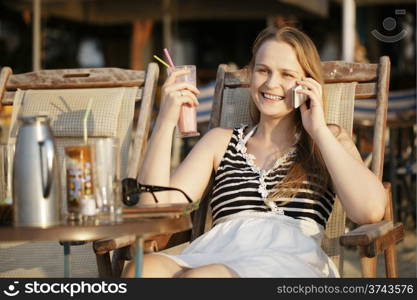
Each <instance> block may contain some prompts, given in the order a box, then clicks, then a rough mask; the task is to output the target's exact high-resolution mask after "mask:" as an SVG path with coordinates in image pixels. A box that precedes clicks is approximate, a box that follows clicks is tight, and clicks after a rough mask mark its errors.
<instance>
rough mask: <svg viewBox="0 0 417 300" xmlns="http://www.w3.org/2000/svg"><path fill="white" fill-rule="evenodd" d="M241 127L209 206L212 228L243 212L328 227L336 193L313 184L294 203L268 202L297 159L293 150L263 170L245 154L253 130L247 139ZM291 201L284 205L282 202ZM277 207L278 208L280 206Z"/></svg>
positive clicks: (222, 164)
mask: <svg viewBox="0 0 417 300" xmlns="http://www.w3.org/2000/svg"><path fill="white" fill-rule="evenodd" d="M246 127H247V126H246V125H242V126H241V127H237V128H235V129H233V134H232V137H231V139H230V142H229V145H228V147H227V150H226V152H225V154H224V156H223V158H222V160H221V162H220V165H219V168H218V169H217V172H216V175H215V178H214V186H213V192H212V199H211V202H210V205H211V208H212V214H213V224H214V225H216V224H217V223H218V222H219V221H220V220H222V218H225V217H227V216H230V215H232V214H235V213H238V212H241V211H248V210H249V211H260V212H271V211H272V212H276V213H277V214H284V215H287V216H290V217H293V218H296V219H305V220H308V221H313V222H317V223H318V224H320V225H322V226H323V227H325V226H326V223H327V220H328V218H329V216H330V213H331V210H332V206H333V203H334V198H335V193H334V192H333V191H332V189H331V188H330V187H327V188H324V187H323V186H320V185H318V184H316V183H314V182H312V181H306V182H304V184H303V186H302V189H300V191H299V192H298V193H297V194H296V195H295V197H294V198H293V199H277V200H276V201H270V200H268V199H267V197H268V193H269V192H271V191H273V188H274V186H275V185H276V184H277V183H278V182H279V181H281V180H282V178H284V177H285V175H286V174H287V172H288V170H289V168H290V166H291V165H292V163H293V160H294V158H295V155H296V148H295V147H293V148H291V149H290V150H289V151H288V152H287V153H285V154H284V155H283V156H282V157H280V158H279V159H278V160H277V161H276V162H275V165H274V166H273V167H272V168H271V169H269V170H260V169H259V168H258V167H257V166H256V165H255V163H254V162H253V159H254V156H253V155H251V154H248V153H246V142H247V140H248V139H249V138H250V137H251V136H252V134H253V132H254V131H255V128H253V129H252V130H251V131H250V132H249V133H248V134H247V135H246V136H245V137H244V130H245V128H246ZM288 200H290V201H289V202H288V203H287V204H285V205H280V203H281V204H282V203H283V202H286V201H288ZM277 204H278V205H277Z"/></svg>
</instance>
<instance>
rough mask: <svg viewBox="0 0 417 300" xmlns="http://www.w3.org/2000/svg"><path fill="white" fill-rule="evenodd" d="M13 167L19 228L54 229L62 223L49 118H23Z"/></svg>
mask: <svg viewBox="0 0 417 300" xmlns="http://www.w3.org/2000/svg"><path fill="white" fill-rule="evenodd" d="M19 121H20V127H19V131H18V135H17V139H16V148H15V149H16V150H15V158H14V164H13V205H14V224H15V225H16V226H40V227H46V226H52V225H57V224H59V223H60V221H61V193H60V188H61V185H60V181H59V178H60V177H59V168H58V159H57V154H56V150H55V145H54V139H53V136H52V132H51V129H50V126H49V119H48V117H46V116H34V117H22V118H20V119H19Z"/></svg>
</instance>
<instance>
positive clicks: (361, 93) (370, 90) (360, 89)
mask: <svg viewBox="0 0 417 300" xmlns="http://www.w3.org/2000/svg"><path fill="white" fill-rule="evenodd" d="M376 93H377V84H376V83H375V82H371V83H358V85H356V90H355V99H356V100H360V99H375V98H376Z"/></svg>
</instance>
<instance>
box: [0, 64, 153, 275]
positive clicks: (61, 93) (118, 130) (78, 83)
mask: <svg viewBox="0 0 417 300" xmlns="http://www.w3.org/2000/svg"><path fill="white" fill-rule="evenodd" d="M158 76H159V67H158V65H157V64H156V63H150V64H149V65H148V67H147V70H146V71H145V70H125V69H119V68H98V69H61V70H41V71H38V72H30V73H24V74H16V75H12V72H11V69H10V68H7V67H6V68H3V70H2V76H1V78H2V79H1V80H0V81H1V82H3V83H5V84H3V90H0V96H1V95H3V96H2V98H1V100H2V101H1V103H2V104H3V105H13V115H12V125H11V130H10V136H9V143H14V140H15V138H16V134H17V122H16V121H17V118H18V115H19V116H20V115H22V116H25V115H36V114H45V113H46V114H48V115H49V117H50V118H51V120H52V121H51V128H52V132H53V134H54V137H55V141H56V145H57V151H58V158H59V161H60V165H61V166H62V165H63V158H64V151H63V148H64V146H66V145H69V144H77V143H82V142H83V134H82V131H83V122H82V120H83V112H85V110H86V108H87V104H88V102H89V100H90V99H92V100H93V105H92V110H91V117H90V119H89V120H90V121H89V122H88V139H89V140H91V141H92V142H94V140H95V139H97V138H100V137H116V138H118V139H119V143H120V144H119V146H120V147H119V149H120V153H119V154H120V176H121V178H125V177H133V178H136V176H137V174H138V172H139V168H140V164H141V159H142V155H143V153H144V149H145V147H146V142H147V138H148V133H149V128H150V123H151V115H152V109H153V103H154V98H155V90H156V85H157V80H158ZM0 87H1V86H0ZM135 111H139V116H138V118H137V120H134V115H135ZM64 121H65V122H64ZM60 181H61V188H62V199H63V204H64V205H63V206H64V212H63V213H65V204H66V201H65V199H66V180H65V170H64V168H61V180H60ZM64 245H65V247H69V243H64ZM68 250H69V249H67V248H66V252H67V251H68ZM100 261H101V255H97V262H98V263H100ZM99 268H100V267H99Z"/></svg>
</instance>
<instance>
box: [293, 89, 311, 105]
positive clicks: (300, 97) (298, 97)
mask: <svg viewBox="0 0 417 300" xmlns="http://www.w3.org/2000/svg"><path fill="white" fill-rule="evenodd" d="M302 89H303V88H302V87H301V85H297V86H295V87H293V88H292V89H291V99H292V106H293V107H294V108H298V107H299V106H300V105H301V104H303V103H304V102H306V101H307V99H308V96H307V95H304V94H299V93H297V91H299V90H302Z"/></svg>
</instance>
